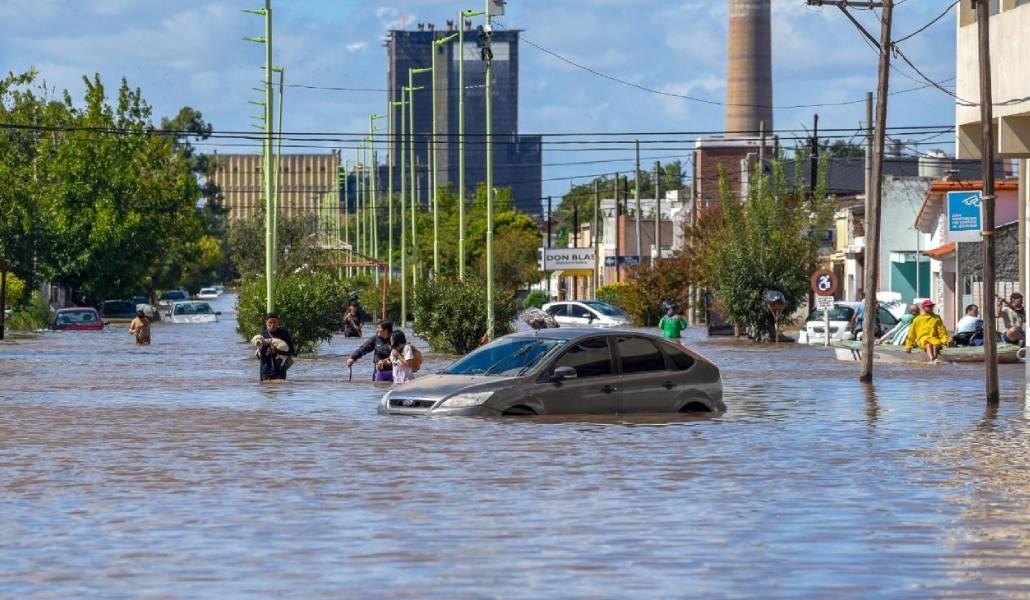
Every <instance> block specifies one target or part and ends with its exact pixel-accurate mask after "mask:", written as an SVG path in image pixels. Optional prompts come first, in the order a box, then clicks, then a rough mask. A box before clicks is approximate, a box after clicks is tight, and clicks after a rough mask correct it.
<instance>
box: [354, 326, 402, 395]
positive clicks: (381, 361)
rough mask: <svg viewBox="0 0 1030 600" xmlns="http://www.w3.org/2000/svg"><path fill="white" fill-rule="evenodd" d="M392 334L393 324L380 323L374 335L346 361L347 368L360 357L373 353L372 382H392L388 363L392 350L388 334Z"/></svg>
mask: <svg viewBox="0 0 1030 600" xmlns="http://www.w3.org/2000/svg"><path fill="white" fill-rule="evenodd" d="M392 333H393V323H391V322H389V321H380V322H379V327H377V328H376V334H375V335H373V336H372V337H370V338H368V339H367V340H365V343H363V344H361V345H360V346H358V349H357V350H355V351H354V353H353V354H351V355H350V358H348V359H347V366H348V367H350V366H352V365H353V364H354V362H355V361H357V360H358V359H359V358H361V357H362V356H364V355H366V354H368V353H369V352H372V353H373V356H372V357H373V359H374V361H373V366H372V381H393V365H392V364H391V363H390V354H391V353H392V352H393V348H392V347H391V346H390V334H392Z"/></svg>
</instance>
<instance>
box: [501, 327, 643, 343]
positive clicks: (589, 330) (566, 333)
mask: <svg viewBox="0 0 1030 600" xmlns="http://www.w3.org/2000/svg"><path fill="white" fill-rule="evenodd" d="M613 334H621V335H635V336H640V337H648V338H658V336H657V335H655V334H654V333H651V332H648V331H633V330H631V329H618V328H616V329H598V328H597V327H556V328H551V329H537V330H534V331H520V332H518V333H513V334H510V335H506V336H504V337H510V338H534V337H537V338H549V339H555V340H578V339H580V338H587V337H594V336H599V335H613Z"/></svg>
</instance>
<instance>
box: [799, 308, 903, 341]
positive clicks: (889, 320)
mask: <svg viewBox="0 0 1030 600" xmlns="http://www.w3.org/2000/svg"><path fill="white" fill-rule="evenodd" d="M861 304H862V303H861V302H834V303H833V308H831V309H830V343H833V342H836V341H841V340H850V339H853V338H854V337H855V336H854V335H853V334H852V333H851V318H852V317H853V316H854V315H855V310H857V309H858V307H859V305H861ZM905 306H906V305H905V304H903V303H901V302H880V330H881V333H882V332H883V331H887V330H888V329H890V328H892V327H894V326H895V325H897V324H898V321H899V320H901V315H903V314H904V312H905ZM825 341H826V321H825V317H824V316H823V311H821V310H819V309H818V308H817V309H815V310H813V311H812V312H810V313H809V314H808V318H807V319H805V326H804V327H803V328H802V329H801V331H800V332H799V333H798V343H799V344H822V343H824V342H825Z"/></svg>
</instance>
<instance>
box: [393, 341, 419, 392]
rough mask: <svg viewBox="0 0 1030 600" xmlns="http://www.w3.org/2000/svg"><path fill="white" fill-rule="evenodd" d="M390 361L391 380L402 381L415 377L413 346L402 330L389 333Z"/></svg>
mask: <svg viewBox="0 0 1030 600" xmlns="http://www.w3.org/2000/svg"><path fill="white" fill-rule="evenodd" d="M390 346H391V348H392V350H391V352H390V362H391V363H392V364H393V382H394V383H404V382H405V381H411V380H412V379H414V378H415V370H414V362H415V348H414V347H413V346H412V345H411V344H409V343H408V339H407V338H406V337H404V332H403V331H394V332H393V333H392V334H391V335H390Z"/></svg>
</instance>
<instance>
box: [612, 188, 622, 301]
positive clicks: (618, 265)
mask: <svg viewBox="0 0 1030 600" xmlns="http://www.w3.org/2000/svg"><path fill="white" fill-rule="evenodd" d="M612 185H613V186H614V191H615V281H622V261H621V260H619V259H621V258H622V248H621V244H619V213H620V212H621V211H622V204H621V203H620V202H619V174H618V173H616V174H615V181H614V183H613V184H612Z"/></svg>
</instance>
